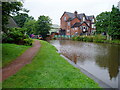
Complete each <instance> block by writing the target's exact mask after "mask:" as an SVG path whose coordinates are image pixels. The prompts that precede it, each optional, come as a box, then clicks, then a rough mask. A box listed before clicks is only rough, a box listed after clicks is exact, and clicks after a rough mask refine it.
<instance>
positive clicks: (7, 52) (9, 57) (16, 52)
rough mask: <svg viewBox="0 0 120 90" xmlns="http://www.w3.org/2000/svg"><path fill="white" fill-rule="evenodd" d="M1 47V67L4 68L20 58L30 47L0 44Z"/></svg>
mask: <svg viewBox="0 0 120 90" xmlns="http://www.w3.org/2000/svg"><path fill="white" fill-rule="evenodd" d="M0 46H2V67H5V66H6V65H8V64H9V63H11V62H12V61H13V60H15V59H16V58H17V57H18V56H20V55H21V54H22V53H23V52H24V51H25V50H26V49H28V48H29V47H30V46H25V45H16V44H8V43H7V44H5V43H4V44H0Z"/></svg>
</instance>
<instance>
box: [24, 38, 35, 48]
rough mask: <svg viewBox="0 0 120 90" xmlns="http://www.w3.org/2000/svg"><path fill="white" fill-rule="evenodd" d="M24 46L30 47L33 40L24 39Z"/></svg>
mask: <svg viewBox="0 0 120 90" xmlns="http://www.w3.org/2000/svg"><path fill="white" fill-rule="evenodd" d="M23 41H24V45H27V46H30V45H32V43H33V40H32V39H31V38H27V39H24V40H23Z"/></svg>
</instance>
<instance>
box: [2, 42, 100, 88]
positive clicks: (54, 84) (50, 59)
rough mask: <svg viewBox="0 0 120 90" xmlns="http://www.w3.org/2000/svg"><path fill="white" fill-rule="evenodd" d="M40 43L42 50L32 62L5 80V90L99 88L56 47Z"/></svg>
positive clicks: (3, 84)
mask: <svg viewBox="0 0 120 90" xmlns="http://www.w3.org/2000/svg"><path fill="white" fill-rule="evenodd" d="M40 43H41V48H40V50H39V52H38V54H37V55H36V57H35V58H34V59H33V60H32V62H31V63H30V64H27V65H26V66H25V67H23V68H22V69H21V70H20V71H19V72H17V73H16V74H15V75H13V76H11V77H10V78H8V79H7V80H5V81H4V82H3V83H2V86H3V88H99V86H98V84H97V83H95V82H94V81H93V80H92V79H90V78H89V77H87V76H86V75H85V74H83V73H81V72H80V70H79V69H77V68H75V67H73V66H72V65H71V64H69V63H68V62H67V61H66V60H65V59H64V58H62V57H61V56H60V55H59V54H58V53H57V52H56V48H55V47H53V46H52V45H50V44H49V43H48V42H45V41H41V42H40ZM11 82H12V83H11Z"/></svg>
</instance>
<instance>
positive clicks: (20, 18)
mask: <svg viewBox="0 0 120 90" xmlns="http://www.w3.org/2000/svg"><path fill="white" fill-rule="evenodd" d="M27 18H29V15H28V14H27V13H19V14H17V15H16V16H13V19H14V20H15V22H16V23H17V24H18V26H19V27H21V28H22V27H23V26H24V23H25V21H26V20H27Z"/></svg>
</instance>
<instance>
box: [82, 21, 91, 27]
mask: <svg viewBox="0 0 120 90" xmlns="http://www.w3.org/2000/svg"><path fill="white" fill-rule="evenodd" d="M80 26H87V27H90V26H89V25H88V24H87V23H86V22H82V23H81V25H80Z"/></svg>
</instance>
